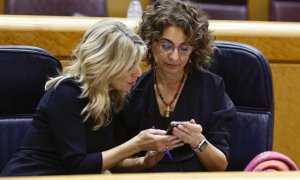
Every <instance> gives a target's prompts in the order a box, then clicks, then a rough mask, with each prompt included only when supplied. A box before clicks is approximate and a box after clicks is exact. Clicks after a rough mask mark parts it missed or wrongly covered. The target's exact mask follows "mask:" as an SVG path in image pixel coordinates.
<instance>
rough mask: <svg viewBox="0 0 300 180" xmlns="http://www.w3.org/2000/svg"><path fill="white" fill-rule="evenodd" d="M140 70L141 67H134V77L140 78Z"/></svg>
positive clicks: (138, 65)
mask: <svg viewBox="0 0 300 180" xmlns="http://www.w3.org/2000/svg"><path fill="white" fill-rule="evenodd" d="M142 73H143V72H142V69H141V67H140V64H137V66H136V69H135V72H134V75H135V76H136V77H140V76H141V75H142Z"/></svg>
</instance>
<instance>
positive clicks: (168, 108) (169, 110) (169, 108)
mask: <svg viewBox="0 0 300 180" xmlns="http://www.w3.org/2000/svg"><path fill="white" fill-rule="evenodd" d="M156 76H157V75H156V69H155V70H154V87H155V89H156V92H157V94H158V96H159V98H160V99H161V101H162V102H163V103H164V105H165V106H166V107H165V115H164V116H165V117H170V113H171V112H172V107H171V105H172V104H173V103H174V101H175V100H176V98H177V96H178V95H179V93H180V90H181V88H182V87H183V85H184V79H185V75H184V73H183V76H182V78H181V81H180V84H179V86H178V88H177V91H176V93H175V95H174V97H173V99H172V100H171V102H169V103H167V102H166V100H165V99H164V97H163V96H162V95H161V92H160V90H159V87H158V84H157V77H156Z"/></svg>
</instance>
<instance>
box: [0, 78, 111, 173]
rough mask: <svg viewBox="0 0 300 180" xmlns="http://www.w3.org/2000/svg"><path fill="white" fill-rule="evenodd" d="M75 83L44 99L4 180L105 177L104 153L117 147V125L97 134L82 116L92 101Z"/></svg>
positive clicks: (67, 83)
mask: <svg viewBox="0 0 300 180" xmlns="http://www.w3.org/2000/svg"><path fill="white" fill-rule="evenodd" d="M80 94H81V89H80V88H79V84H77V83H76V82H75V81H74V80H72V79H66V80H64V81H62V82H61V83H60V84H59V86H58V87H57V88H54V87H51V88H50V89H49V90H48V91H47V92H46V93H45V94H44V96H43V97H42V99H41V101H40V103H39V105H38V107H37V110H36V116H35V117H34V119H33V122H32V124H31V126H30V127H29V130H28V131H27V134H26V136H25V138H24V141H23V144H22V146H21V147H20V149H19V150H18V152H17V153H16V154H14V156H13V157H12V159H11V160H10V161H9V162H8V164H7V165H6V167H5V168H4V169H3V171H2V174H1V175H2V176H12V175H13V176H16V175H49V174H91V173H101V169H102V154H101V151H104V150H107V149H110V148H112V147H113V132H114V125H115V123H114V122H115V121H113V122H112V123H111V124H110V125H109V126H107V127H105V128H101V129H99V130H97V131H93V130H92V127H93V121H92V119H91V118H89V119H88V120H87V121H86V122H82V121H83V119H84V117H83V116H82V115H80V113H81V111H82V109H83V108H84V107H85V106H86V104H87V102H88V99H87V98H85V99H82V98H79V96H80Z"/></svg>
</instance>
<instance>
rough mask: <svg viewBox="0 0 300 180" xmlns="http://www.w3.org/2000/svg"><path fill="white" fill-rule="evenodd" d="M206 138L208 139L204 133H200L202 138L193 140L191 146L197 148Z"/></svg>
mask: <svg viewBox="0 0 300 180" xmlns="http://www.w3.org/2000/svg"><path fill="white" fill-rule="evenodd" d="M204 139H206V138H205V137H204V136H203V134H201V135H200V138H198V140H195V141H194V142H193V144H190V146H191V148H192V149H195V148H197V147H198V145H199V144H200V143H201V142H202V141H203V140H204Z"/></svg>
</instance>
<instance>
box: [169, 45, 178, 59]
mask: <svg viewBox="0 0 300 180" xmlns="http://www.w3.org/2000/svg"><path fill="white" fill-rule="evenodd" d="M170 58H171V59H172V60H174V61H177V60H179V59H180V54H179V51H178V49H177V48H175V49H174V50H173V51H172V52H171V53H170Z"/></svg>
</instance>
